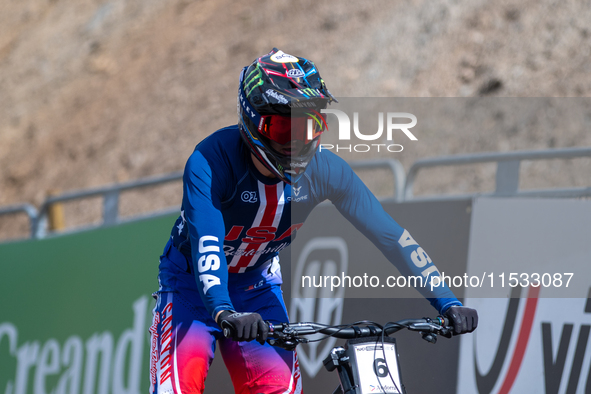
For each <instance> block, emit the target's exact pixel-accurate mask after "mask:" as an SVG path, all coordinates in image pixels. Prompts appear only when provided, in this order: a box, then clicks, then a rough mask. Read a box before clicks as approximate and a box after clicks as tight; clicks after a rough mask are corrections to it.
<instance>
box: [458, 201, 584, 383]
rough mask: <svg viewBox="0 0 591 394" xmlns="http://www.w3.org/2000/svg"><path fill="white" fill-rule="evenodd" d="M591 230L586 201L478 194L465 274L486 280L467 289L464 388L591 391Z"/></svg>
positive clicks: (461, 376) (461, 380)
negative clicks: (475, 317) (475, 318)
mask: <svg viewBox="0 0 591 394" xmlns="http://www.w3.org/2000/svg"><path fill="white" fill-rule="evenodd" d="M590 234H591V204H590V202H589V201H586V200H565V199H561V200H552V199H550V200H549V199H491V198H480V199H477V200H476V202H475V204H474V210H473V216H472V224H471V233H470V251H469V255H468V270H467V275H468V276H469V277H470V276H480V277H482V274H483V273H485V275H484V277H485V278H486V280H485V282H486V283H485V284H484V286H483V287H472V286H468V287H467V289H466V298H467V302H468V303H469V304H470V305H471V306H473V307H474V308H476V309H478V311H479V316H480V323H479V327H478V330H476V332H475V333H474V335H472V336H466V337H463V338H462V343H461V351H460V363H459V377H458V393H459V394H468V393H479V394H500V393H581V394H582V393H589V392H591V379H589V376H590V373H589V371H590V368H591V351H590V350H589V345H588V342H589V341H588V339H589V332H590V327H591V302H590V301H589V300H590V297H591V294H590V293H589V287H590V286H591V283H590V281H589V277H590V275H591V266H590V265H589V261H590V259H591V244H590V243H589V236H590ZM485 287H488V288H486V289H485Z"/></svg>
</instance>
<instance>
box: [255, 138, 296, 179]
mask: <svg viewBox="0 0 591 394" xmlns="http://www.w3.org/2000/svg"><path fill="white" fill-rule="evenodd" d="M256 148H257V151H258V153H259V155H260V157H261V158H262V159H263V160H262V164H263V165H264V166H265V167H267V169H268V170H269V171H271V173H273V175H275V176H277V177H279V179H281V180H282V181H284V182H286V183H288V184H290V185H291V184H292V180H291V177H288V176H286V174H284V173H282V172H281V171H279V169H278V168H277V167H275V165H274V164H273V163H272V162H271V160H269V157H268V156H267V154H266V153H265V151H264V150H263V149H261V148H260V147H258V146H257V147H256ZM284 172H287V171H284Z"/></svg>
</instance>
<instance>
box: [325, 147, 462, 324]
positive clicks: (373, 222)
mask: <svg viewBox="0 0 591 394" xmlns="http://www.w3.org/2000/svg"><path fill="white" fill-rule="evenodd" d="M330 155H331V156H329V158H330V162H328V163H324V166H323V167H324V168H325V169H327V171H328V174H327V179H326V186H325V193H326V195H325V197H326V198H328V199H329V200H330V201H331V202H332V203H333V204H334V205H335V206H336V208H337V209H338V211H339V212H340V213H341V214H342V215H343V216H344V217H345V218H346V219H347V220H348V221H349V222H351V223H352V224H353V225H354V226H355V228H357V230H359V231H360V232H361V233H362V234H364V235H365V236H366V237H367V238H368V239H369V240H370V241H371V242H372V243H373V244H374V245H376V247H377V248H378V249H379V250H380V251H381V252H382V253H383V254H384V255H385V256H386V258H387V259H388V260H389V261H390V262H391V263H392V264H394V266H396V268H397V269H398V270H399V271H400V273H401V274H402V275H405V276H420V277H422V278H423V281H427V282H424V283H430V281H431V280H432V278H433V277H437V276H440V274H439V271H438V270H437V267H436V266H435V264H434V263H433V261H432V260H431V258H430V257H429V256H428V255H427V253H426V252H425V251H424V250H423V248H421V247H420V246H419V244H418V243H417V242H416V241H415V240H414V239H413V238H412V236H411V235H410V233H409V232H408V231H407V230H406V229H404V228H402V227H401V226H400V225H399V224H398V223H397V222H396V221H395V220H394V219H393V218H392V217H391V216H390V215H389V214H388V213H387V212H386V211H385V210H384V208H383V207H382V204H380V202H379V201H378V200H377V198H376V197H375V196H374V195H373V193H372V192H371V191H370V190H369V189H368V188H367V186H365V184H364V183H363V182H362V181H361V179H359V177H358V176H357V174H355V172H354V171H353V170H352V169H351V167H350V166H349V165H348V164H347V163H346V162H345V161H344V160H343V159H341V158H340V157H338V156H336V155H334V154H330ZM437 281H438V279H437V280H436V282H435V283H438V282H437ZM417 290H418V291H419V292H420V293H421V294H422V295H423V296H424V297H425V298H427V300H429V302H430V303H431V305H432V306H433V307H434V308H435V309H437V311H438V312H439V313H444V312H445V311H446V310H447V309H448V308H449V307H450V306H453V305H462V304H461V302H460V301H458V299H457V298H456V297H455V295H454V294H453V292H452V291H451V290H450V289H449V287H447V285H445V283H443V285H442V286H439V287H435V288H434V289H433V291H431V289H430V286H424V287H420V286H418V287H417Z"/></svg>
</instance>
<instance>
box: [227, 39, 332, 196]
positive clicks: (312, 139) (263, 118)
mask: <svg viewBox="0 0 591 394" xmlns="http://www.w3.org/2000/svg"><path fill="white" fill-rule="evenodd" d="M332 101H336V99H335V98H334V97H333V96H332V94H330V92H329V91H328V89H327V88H326V86H325V84H324V81H323V80H322V78H321V77H320V74H319V73H318V70H317V69H316V66H315V65H314V63H313V62H311V61H310V60H307V59H304V58H302V57H296V56H292V55H288V54H286V53H284V52H283V51H280V50H278V49H277V48H273V50H272V51H271V52H269V53H268V54H266V55H264V56H262V57H259V58H258V59H256V60H255V61H254V62H253V63H252V64H251V65H250V66H248V67H245V68H244V69H243V70H242V72H241V74H240V87H239V90H238V126H239V128H240V133H241V135H242V138H243V139H244V141H245V143H246V144H247V146H248V147H249V149H250V151H251V152H252V153H253V154H254V155H255V157H256V158H257V159H258V160H259V161H260V162H261V163H262V164H263V165H264V166H265V167H266V168H268V169H269V170H270V171H271V172H272V173H273V174H274V175H276V176H277V177H279V178H280V179H282V180H283V181H285V182H287V183H289V184H292V183H295V182H297V180H298V179H299V178H300V177H301V176H302V175H303V174H304V171H305V170H306V167H307V166H308V164H309V163H310V160H311V159H312V157H313V156H314V154H315V153H316V150H317V149H318V146H319V145H320V135H321V134H322V133H323V132H324V131H325V130H326V120H325V117H324V115H323V114H321V113H320V110H321V109H324V108H326V106H327V105H328V104H329V103H331V102H332ZM287 145H290V146H291V145H293V146H295V147H296V149H295V150H290V149H281V148H279V149H277V148H278V147H280V146H287ZM300 148H301V149H300ZM286 152H288V153H286Z"/></svg>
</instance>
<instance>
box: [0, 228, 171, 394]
mask: <svg viewBox="0 0 591 394" xmlns="http://www.w3.org/2000/svg"><path fill="white" fill-rule="evenodd" d="M173 222H174V219H173V218H172V217H164V218H159V219H152V220H146V221H140V222H135V223H132V224H126V225H121V226H117V227H110V228H105V229H98V230H92V231H86V232H81V233H77V234H72V235H65V236H59V237H55V238H50V239H45V240H30V241H24V242H17V243H10V244H5V245H2V246H1V247H0V253H1V256H2V257H1V258H0V267H1V270H2V275H0V288H2V291H3V292H4V297H3V300H2V301H1V302H0V311H1V317H0V392H2V393H6V394H25V393H35V394H45V393H53V394H76V393H97V394H107V393H113V394H115V393H116V394H139V393H145V392H147V388H148V384H149V379H148V367H149V328H150V322H151V309H152V308H153V307H154V302H153V300H152V297H151V296H150V294H151V293H152V292H153V291H155V290H157V289H158V281H157V274H158V268H157V267H158V256H159V255H160V254H161V252H162V248H163V246H164V244H165V242H166V239H167V238H168V236H169V235H168V234H169V232H170V227H171V223H173Z"/></svg>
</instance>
